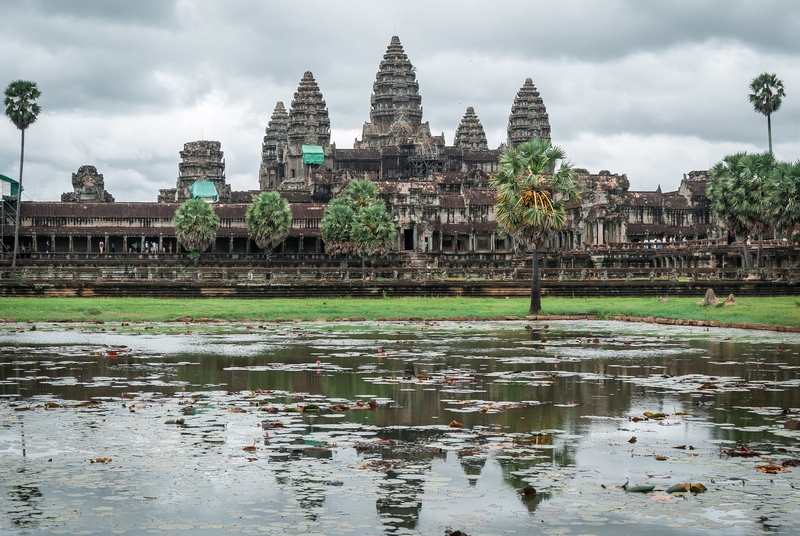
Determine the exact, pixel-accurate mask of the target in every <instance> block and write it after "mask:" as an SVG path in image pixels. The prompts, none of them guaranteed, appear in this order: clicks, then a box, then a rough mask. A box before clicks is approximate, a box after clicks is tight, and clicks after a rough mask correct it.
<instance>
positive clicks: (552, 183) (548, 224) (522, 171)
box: [489, 140, 580, 314]
mask: <svg viewBox="0 0 800 536" xmlns="http://www.w3.org/2000/svg"><path fill="white" fill-rule="evenodd" d="M556 166H558V169H556ZM575 175H576V173H575V170H574V169H573V168H572V165H571V164H570V163H569V162H568V161H567V160H566V154H565V153H564V150H563V149H561V148H560V147H557V146H552V145H550V141H549V140H532V141H529V142H525V143H523V144H522V145H520V146H519V147H517V148H516V149H514V148H508V149H506V150H505V151H504V152H503V154H502V155H500V169H499V170H498V171H497V173H495V174H494V175H493V176H492V178H491V179H490V180H489V185H490V186H491V187H492V188H494V189H495V190H497V204H496V205H495V207H494V212H495V219H496V220H497V223H498V225H499V226H500V228H501V230H502V231H504V232H505V234H506V235H508V236H509V237H510V238H511V239H512V240H516V241H518V242H520V243H521V244H524V245H526V246H527V247H529V248H530V249H531V261H532V273H531V306H530V314H536V313H538V312H539V311H540V310H541V309H542V302H541V296H540V291H541V287H540V284H539V247H540V246H541V245H542V244H543V243H544V242H545V241H546V240H547V238H548V236H549V235H550V234H551V232H552V231H554V230H557V229H560V228H561V227H563V226H564V223H566V221H567V213H566V210H565V207H566V205H567V204H568V203H570V202H574V201H578V199H579V198H580V196H579V195H578V191H577V190H576V188H575Z"/></svg>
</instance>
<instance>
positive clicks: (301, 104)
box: [273, 71, 331, 179]
mask: <svg viewBox="0 0 800 536" xmlns="http://www.w3.org/2000/svg"><path fill="white" fill-rule="evenodd" d="M273 117H274V116H273ZM286 139H287V152H286V178H287V179H293V178H301V177H302V176H303V145H315V146H320V147H322V149H323V151H325V155H326V156H327V157H329V156H330V155H331V120H330V117H329V116H328V108H327V107H326V105H325V100H324V99H323V98H322V92H321V91H320V89H319V86H318V85H317V81H316V80H314V75H313V74H311V71H306V72H305V74H304V75H303V79H302V80H300V86H299V87H298V88H297V92H295V94H294V99H292V108H291V110H289V117H288V122H287V126H286Z"/></svg>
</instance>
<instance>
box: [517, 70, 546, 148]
mask: <svg viewBox="0 0 800 536" xmlns="http://www.w3.org/2000/svg"><path fill="white" fill-rule="evenodd" d="M533 139H539V140H549V139H550V119H549V118H548V116H547V109H546V108H545V107H544V101H543V100H542V97H541V96H540V95H539V92H538V91H537V90H536V86H534V85H533V80H531V79H530V78H528V79H526V80H525V84H524V85H523V86H522V88H520V90H519V92H518V93H517V96H516V98H515V99H514V104H513V106H511V115H510V116H509V117H508V146H509V147H517V146H518V145H520V144H521V143H525V142H526V141H530V140H533Z"/></svg>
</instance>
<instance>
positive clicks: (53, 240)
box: [50, 235, 56, 253]
mask: <svg viewBox="0 0 800 536" xmlns="http://www.w3.org/2000/svg"><path fill="white" fill-rule="evenodd" d="M55 251H56V235H50V253H55Z"/></svg>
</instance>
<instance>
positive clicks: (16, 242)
mask: <svg viewBox="0 0 800 536" xmlns="http://www.w3.org/2000/svg"><path fill="white" fill-rule="evenodd" d="M21 132H22V141H21V143H20V150H19V184H18V185H17V217H16V222H15V223H14V254H13V256H12V257H11V269H12V270H13V269H15V268H16V267H17V254H18V253H19V220H20V218H19V216H20V214H19V212H20V204H21V202H22V164H23V163H24V161H25V129H22V130H21Z"/></svg>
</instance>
